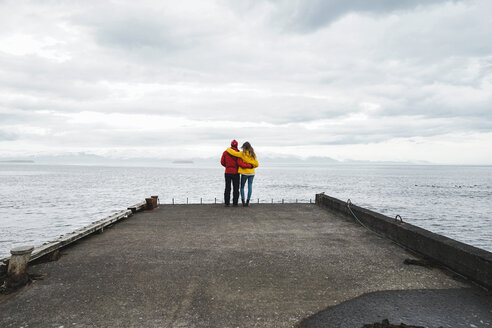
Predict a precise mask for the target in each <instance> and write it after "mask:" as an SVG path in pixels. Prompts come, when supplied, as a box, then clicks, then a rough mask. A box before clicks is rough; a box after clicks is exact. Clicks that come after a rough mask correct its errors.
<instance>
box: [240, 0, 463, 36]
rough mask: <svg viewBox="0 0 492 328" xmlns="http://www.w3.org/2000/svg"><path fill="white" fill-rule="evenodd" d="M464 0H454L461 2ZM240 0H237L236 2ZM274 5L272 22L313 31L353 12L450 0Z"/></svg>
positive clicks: (315, 0) (293, 0)
mask: <svg viewBox="0 0 492 328" xmlns="http://www.w3.org/2000/svg"><path fill="white" fill-rule="evenodd" d="M457 1H461V0H454V1H453V2H457ZM234 2H236V1H234ZM267 2H269V3H270V4H271V5H272V6H273V8H274V9H273V10H272V11H273V13H272V21H273V22H275V23H274V24H276V22H278V21H280V22H282V23H281V24H282V25H283V26H284V27H285V28H286V29H287V30H297V31H300V32H310V31H313V30H316V29H318V28H321V27H324V26H327V25H329V24H331V23H332V22H334V21H336V20H337V19H339V18H340V17H343V16H344V15H347V14H349V13H365V14H374V15H384V14H388V13H391V12H395V11H404V10H411V9H414V8H417V7H419V6H427V5H432V4H435V3H443V2H450V1H449V0H419V1H415V0H397V1H394V0H371V1H367V0H351V1H346V0H311V1H305V0H283V1H282V0H281V1H276V0H267ZM254 3H256V2H251V1H250V2H248V5H244V4H239V5H237V4H234V3H232V1H231V6H232V7H233V8H236V9H237V10H251V7H253V6H254V5H253V4H254Z"/></svg>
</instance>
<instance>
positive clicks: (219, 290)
mask: <svg viewBox="0 0 492 328" xmlns="http://www.w3.org/2000/svg"><path fill="white" fill-rule="evenodd" d="M407 258H412V259H415V258H416V257H415V256H414V255H412V254H410V253H408V252H407V251H405V250H404V249H402V248H400V247H399V246H397V245H395V244H394V243H392V242H391V241H389V240H387V239H384V238H381V237H378V236H377V235H375V234H373V233H371V232H369V231H368V230H366V229H364V228H363V227H361V226H360V225H358V224H356V223H355V222H354V221H352V220H350V219H349V218H348V217H346V216H344V215H339V214H337V213H335V212H332V211H327V210H326V209H324V208H322V207H318V206H316V205H314V204H312V205H311V204H276V205H273V204H272V205H271V204H260V205H256V204H253V205H252V206H250V207H247V208H243V207H238V208H233V207H223V206H221V205H161V206H160V207H159V208H157V209H154V210H152V211H144V212H140V213H137V214H136V215H134V216H131V217H129V218H127V219H124V220H122V221H120V222H119V223H117V224H115V225H114V226H112V227H111V228H106V229H105V230H104V233H101V234H94V235H91V236H88V237H86V238H84V239H83V240H79V241H77V242H76V243H75V244H72V245H71V246H70V247H67V248H65V249H63V250H62V256H61V258H60V259H59V260H58V261H54V262H47V263H41V264H35V265H32V266H30V267H29V269H28V271H29V272H30V273H36V274H43V275H45V278H44V279H43V280H38V281H35V282H34V283H33V284H31V285H29V286H27V287H25V288H24V289H23V290H21V291H20V292H18V293H17V294H16V295H13V296H9V297H8V298H6V297H4V298H0V327H21V326H23V327H61V326H63V327H295V326H300V327H351V328H353V327H362V325H363V324H368V323H374V322H381V320H383V319H385V318H387V319H389V320H390V322H391V323H396V324H399V323H400V322H404V323H406V324H408V325H420V326H425V327H439V326H443V327H473V326H475V327H491V326H492V311H491V310H492V299H491V296H490V295H489V296H487V293H486V292H485V291H484V290H482V289H480V288H478V287H476V286H474V285H473V284H471V283H470V282H468V281H465V280H463V279H461V278H457V277H454V276H453V275H452V274H450V273H449V272H446V271H444V270H442V269H440V268H438V267H432V266H430V267H425V266H416V265H405V264H404V263H403V262H404V260H405V259H407Z"/></svg>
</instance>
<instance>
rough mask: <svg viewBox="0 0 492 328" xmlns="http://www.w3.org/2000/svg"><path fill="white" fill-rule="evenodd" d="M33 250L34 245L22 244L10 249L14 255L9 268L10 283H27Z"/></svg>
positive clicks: (14, 284) (16, 284)
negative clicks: (28, 265) (28, 267)
mask: <svg viewBox="0 0 492 328" xmlns="http://www.w3.org/2000/svg"><path fill="white" fill-rule="evenodd" d="M33 250H34V247H32V246H20V247H16V248H13V249H12V250H10V254H12V256H11V257H10V260H9V267H8V269H7V279H8V282H9V284H10V285H12V286H19V285H24V284H25V283H27V280H28V277H27V272H26V269H27V263H28V262H29V259H30V258H31V253H32V251H33Z"/></svg>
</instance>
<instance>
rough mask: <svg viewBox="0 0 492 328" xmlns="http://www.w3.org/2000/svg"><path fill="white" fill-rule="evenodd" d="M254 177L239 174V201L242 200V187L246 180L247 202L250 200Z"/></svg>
mask: <svg viewBox="0 0 492 328" xmlns="http://www.w3.org/2000/svg"><path fill="white" fill-rule="evenodd" d="M254 178H255V176H254V175H244V174H241V199H244V185H245V184H246V180H247V181H248V200H250V199H251V193H252V192H253V179H254Z"/></svg>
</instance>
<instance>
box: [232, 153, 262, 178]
mask: <svg viewBox="0 0 492 328" xmlns="http://www.w3.org/2000/svg"><path fill="white" fill-rule="evenodd" d="M227 152H228V153H229V154H231V155H232V156H236V157H239V158H241V159H242V160H243V162H245V163H248V164H251V165H253V168H251V169H245V168H242V167H241V166H239V167H238V169H237V171H238V173H241V174H255V167H258V166H259V164H258V160H257V159H256V158H253V157H252V156H251V155H250V153H249V151H248V152H246V153H244V152H242V151H235V150H234V149H232V148H227Z"/></svg>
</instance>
